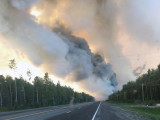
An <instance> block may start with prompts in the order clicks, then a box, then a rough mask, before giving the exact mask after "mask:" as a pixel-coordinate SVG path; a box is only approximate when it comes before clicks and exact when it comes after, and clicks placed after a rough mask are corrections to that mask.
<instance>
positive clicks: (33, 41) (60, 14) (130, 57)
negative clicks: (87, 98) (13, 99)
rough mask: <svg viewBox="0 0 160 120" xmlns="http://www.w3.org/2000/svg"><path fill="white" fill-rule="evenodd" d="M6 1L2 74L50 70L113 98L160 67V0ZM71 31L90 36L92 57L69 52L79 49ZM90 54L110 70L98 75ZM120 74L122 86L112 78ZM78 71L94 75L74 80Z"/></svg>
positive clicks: (0, 40) (1, 18) (0, 42)
mask: <svg viewBox="0 0 160 120" xmlns="http://www.w3.org/2000/svg"><path fill="white" fill-rule="evenodd" d="M0 2H1V3H2V4H1V5H0V11H1V12H0V23H1V24H0V50H1V55H0V66H1V67H0V74H3V75H7V74H9V75H12V76H13V77H18V76H21V75H22V76H23V77H24V78H26V79H28V78H27V76H26V72H27V70H28V69H29V70H31V72H32V74H33V76H32V78H34V77H35V76H37V75H38V76H41V77H42V76H43V75H44V73H45V72H49V74H50V75H51V78H52V79H53V81H54V82H55V83H57V82H58V80H59V81H60V82H61V84H62V85H68V86H71V87H72V88H74V89H75V90H77V91H85V92H87V93H89V94H91V95H94V96H95V97H96V98H97V99H107V97H108V96H109V95H110V94H112V93H113V92H115V91H116V90H117V89H121V88H122V86H123V84H125V83H127V82H128V81H135V80H136V78H137V77H138V76H136V75H137V74H138V75H141V74H142V73H145V72H146V71H147V70H148V69H149V68H150V69H152V68H156V67H157V65H158V64H159V63H160V39H159V38H160V33H159V32H160V31H159V27H160V16H159V14H158V11H160V1H159V0H152V1H151V0H141V1H139V0H134V1H131V0H125V1H123V0H118V1H117V0H85V1H83V0H77V1H73V0H61V1H59V0H28V1H27V2H26V1H25V0H6V1H5V0H0ZM57 23H60V24H62V25H63V26H64V28H65V29H66V30H67V31H70V32H71V33H69V35H68V36H67V37H66V36H65V35H63V34H62V33H63V32H62V30H60V32H55V31H54V30H55V29H54V28H56V25H57ZM52 31H53V33H52ZM67 34H68V33H67ZM71 35H72V36H75V38H74V39H78V38H79V37H80V38H84V39H85V41H86V43H87V44H88V46H89V49H90V50H88V48H84V49H85V52H86V51H87V52H89V56H88V55H87V56H86V53H84V52H83V51H84V50H82V51H79V50H77V49H76V48H74V50H73V51H75V52H77V53H81V54H80V55H81V56H80V57H77V56H75V55H73V56H72V55H71V54H70V55H68V52H69V51H70V50H71V48H73V46H72V45H70V44H73V43H74V42H73V41H70V40H68V39H69V38H70V37H71ZM65 37H66V38H65ZM65 39H67V40H66V41H65ZM71 39H72V38H71ZM74 45H77V44H75V43H74ZM86 49H87V50H86ZM73 51H72V52H73ZM90 52H91V53H90ZM82 53H84V54H83V55H82ZM90 54H91V56H94V55H95V54H99V55H101V57H103V59H104V62H103V65H104V66H107V67H106V69H107V70H108V71H109V72H107V75H106V76H105V75H104V76H103V77H101V78H98V77H97V76H96V77H95V74H92V69H93V68H92V67H93V66H92V65H90V64H92V62H90V60H91V58H90ZM66 55H68V57H67V61H66ZM10 59H15V60H16V62H17V70H16V73H13V72H12V71H11V70H9V68H8V63H9V60H10ZM78 59H79V60H78ZM73 60H75V61H73ZM97 64H98V65H99V63H97ZM110 65H111V66H110ZM80 66H81V67H80ZM99 66H102V64H101V65H99ZM143 66H145V67H143ZM100 68H102V67H99V68H96V69H93V70H97V69H98V70H99V69H100ZM136 68H140V69H142V70H140V69H138V70H139V71H141V72H140V73H139V71H138V70H137V71H136V73H137V74H136V75H135V73H134V71H135V70H136ZM143 68H144V69H143ZM81 69H82V70H81ZM106 69H105V70H106ZM82 71H86V73H87V74H85V75H84V73H83V72H82ZM100 72H101V71H100ZM114 73H115V74H116V80H117V82H118V85H116V84H115V85H112V84H114V83H115V81H114V82H113V81H112V79H111V78H112V77H113V76H114ZM77 74H78V75H84V76H88V77H86V78H85V79H84V80H81V79H77V80H74V79H76V78H75V76H76V75H77ZM101 74H102V73H101ZM78 75H77V76H78ZM77 76H76V77H77ZM103 81H105V82H103ZM104 84H105V85H104ZM95 85H96V88H95ZM103 96H105V97H103Z"/></svg>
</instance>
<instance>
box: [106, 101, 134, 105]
mask: <svg viewBox="0 0 160 120" xmlns="http://www.w3.org/2000/svg"><path fill="white" fill-rule="evenodd" d="M106 102H107V103H111V104H116V105H137V104H136V103H130V102H120V101H106Z"/></svg>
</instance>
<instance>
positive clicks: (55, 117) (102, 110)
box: [0, 102, 148, 120]
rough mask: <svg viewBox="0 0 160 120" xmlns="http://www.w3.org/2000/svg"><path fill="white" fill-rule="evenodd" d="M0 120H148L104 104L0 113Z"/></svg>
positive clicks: (85, 104)
mask: <svg viewBox="0 0 160 120" xmlns="http://www.w3.org/2000/svg"><path fill="white" fill-rule="evenodd" d="M0 120H148V119H145V118H142V117H141V116H139V115H137V114H133V113H130V112H127V111H124V110H122V109H121V108H120V107H119V106H116V105H112V104H108V103H106V102H90V103H83V104H77V105H73V106H70V105H64V106H55V107H46V108H40V109H31V110H24V111H18V112H6V113H0Z"/></svg>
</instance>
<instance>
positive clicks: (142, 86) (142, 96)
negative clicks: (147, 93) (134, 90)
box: [142, 83, 144, 102]
mask: <svg viewBox="0 0 160 120" xmlns="http://www.w3.org/2000/svg"><path fill="white" fill-rule="evenodd" d="M143 86H144V84H143V83H142V100H143V102H144V90H143Z"/></svg>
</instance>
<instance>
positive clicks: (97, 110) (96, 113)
mask: <svg viewBox="0 0 160 120" xmlns="http://www.w3.org/2000/svg"><path fill="white" fill-rule="evenodd" d="M100 105H101V102H100V103H99V106H98V108H97V110H96V112H95V113H94V116H93V118H92V120H94V119H95V117H96V115H97V112H98V110H99V108H100Z"/></svg>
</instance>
